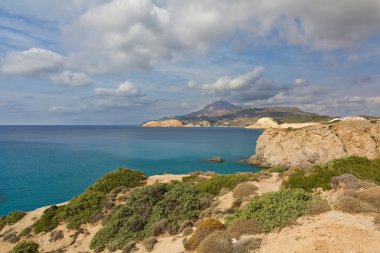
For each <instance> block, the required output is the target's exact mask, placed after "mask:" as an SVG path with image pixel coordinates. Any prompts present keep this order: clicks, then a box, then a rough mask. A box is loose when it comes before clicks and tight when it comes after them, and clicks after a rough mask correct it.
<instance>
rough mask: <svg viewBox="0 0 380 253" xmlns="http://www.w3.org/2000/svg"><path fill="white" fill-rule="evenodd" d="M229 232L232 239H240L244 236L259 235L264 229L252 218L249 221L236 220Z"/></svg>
mask: <svg viewBox="0 0 380 253" xmlns="http://www.w3.org/2000/svg"><path fill="white" fill-rule="evenodd" d="M227 231H228V233H229V234H230V235H231V236H232V237H234V238H238V237H240V236H242V235H254V234H259V233H261V232H262V228H261V225H260V224H259V223H258V222H257V221H256V220H255V219H254V218H250V219H247V220H235V221H234V222H232V223H231V225H230V226H229V227H228V230H227Z"/></svg>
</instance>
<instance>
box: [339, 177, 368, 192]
mask: <svg viewBox="0 0 380 253" xmlns="http://www.w3.org/2000/svg"><path fill="white" fill-rule="evenodd" d="M364 186H365V183H364V182H363V181H361V180H359V179H357V178H356V177H355V176H353V175H351V174H347V173H346V174H343V175H341V176H335V177H332V179H331V188H333V189H335V190H336V189H338V188H340V187H343V188H345V189H359V188H361V187H364Z"/></svg>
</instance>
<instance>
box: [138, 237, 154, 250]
mask: <svg viewBox="0 0 380 253" xmlns="http://www.w3.org/2000/svg"><path fill="white" fill-rule="evenodd" d="M156 243H157V238H156V237H154V236H150V237H148V238H146V239H145V240H144V241H143V242H142V245H144V247H145V249H146V250H147V251H148V252H151V251H152V250H153V248H154V246H155V245H156Z"/></svg>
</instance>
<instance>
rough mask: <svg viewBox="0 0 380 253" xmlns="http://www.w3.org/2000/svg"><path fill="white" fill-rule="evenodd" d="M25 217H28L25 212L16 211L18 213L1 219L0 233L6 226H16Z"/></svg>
mask: <svg viewBox="0 0 380 253" xmlns="http://www.w3.org/2000/svg"><path fill="white" fill-rule="evenodd" d="M25 215H26V213H25V212H19V211H16V212H12V213H10V214H8V215H7V216H4V217H1V218H0V231H1V230H2V229H3V228H4V227H5V225H9V226H11V225H14V224H16V223H17V222H18V221H19V220H21V219H22V218H24V216H25Z"/></svg>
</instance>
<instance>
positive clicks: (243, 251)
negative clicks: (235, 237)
mask: <svg viewBox="0 0 380 253" xmlns="http://www.w3.org/2000/svg"><path fill="white" fill-rule="evenodd" d="M260 246H261V239H259V238H249V239H244V240H239V241H238V243H236V244H235V245H234V251H233V252H234V253H250V252H256V251H255V250H257V249H259V248H260Z"/></svg>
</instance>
